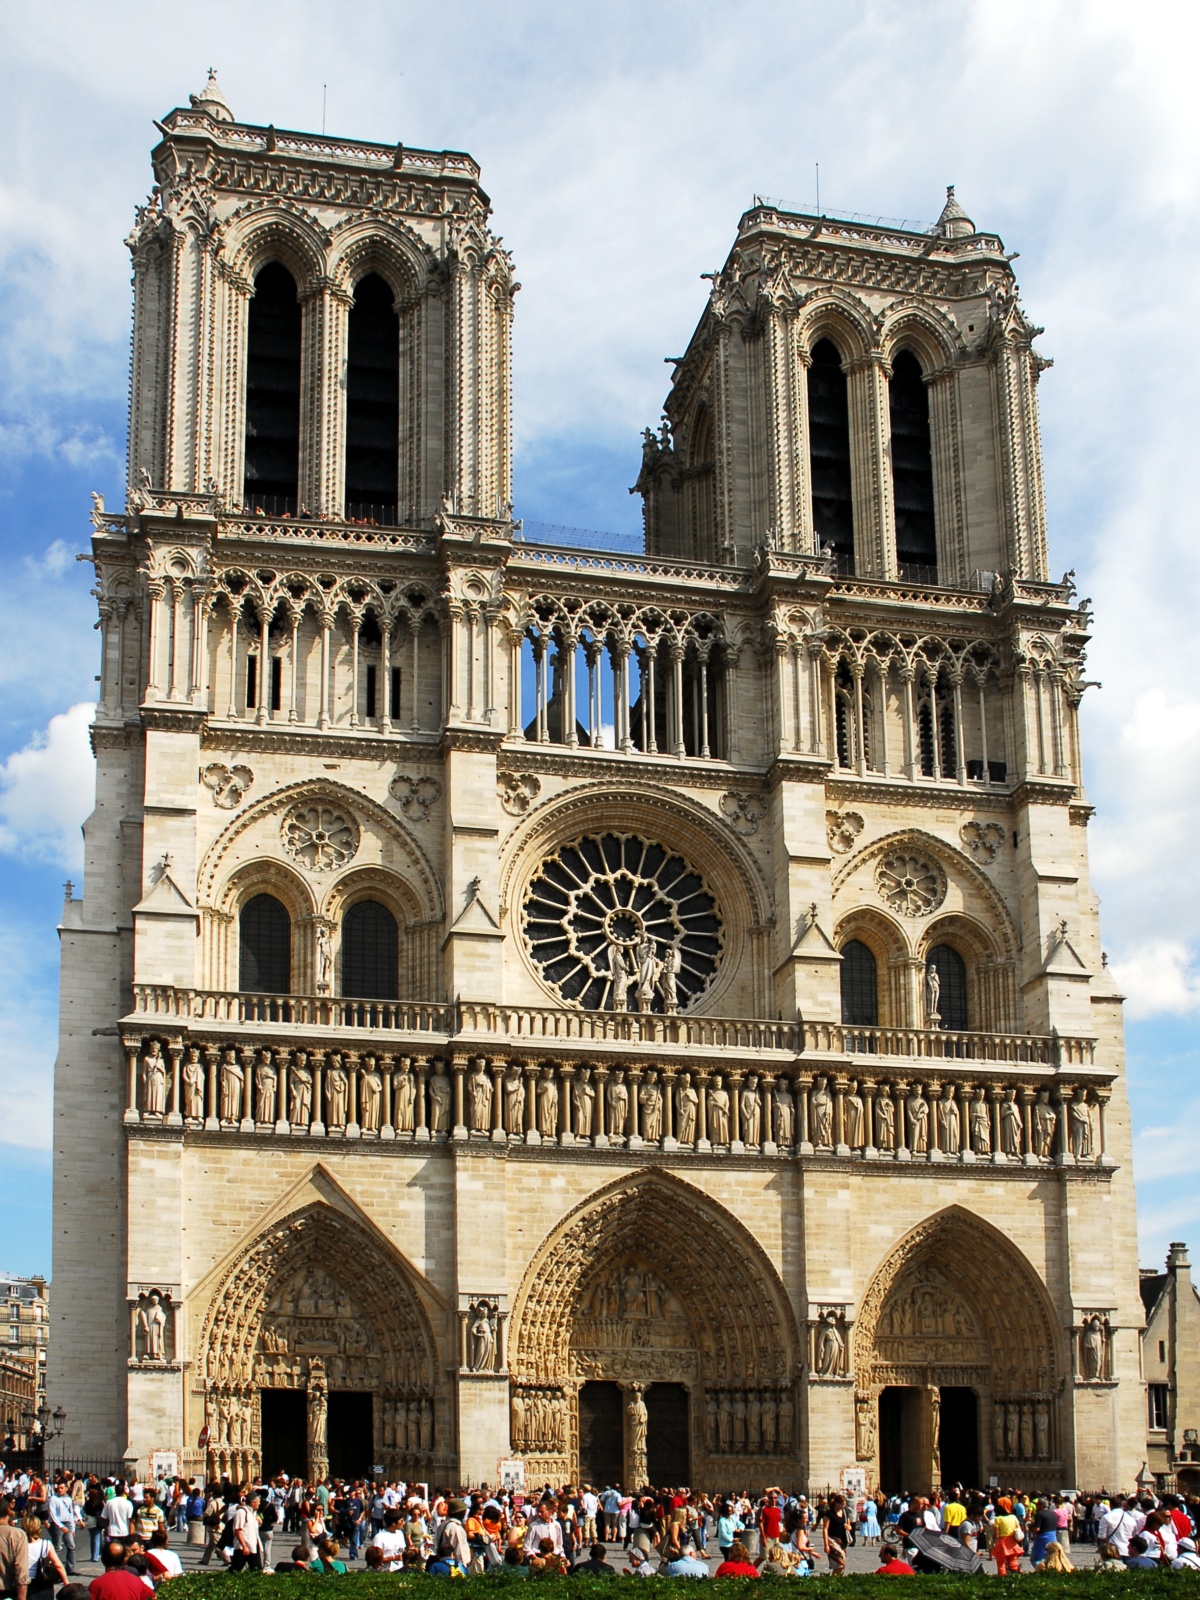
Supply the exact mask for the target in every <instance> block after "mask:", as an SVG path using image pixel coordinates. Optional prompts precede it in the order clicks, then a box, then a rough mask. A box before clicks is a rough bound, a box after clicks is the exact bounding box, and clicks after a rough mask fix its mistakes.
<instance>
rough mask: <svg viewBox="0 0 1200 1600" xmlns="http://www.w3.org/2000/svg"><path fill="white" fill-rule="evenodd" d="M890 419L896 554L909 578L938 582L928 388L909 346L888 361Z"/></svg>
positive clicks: (901, 569)
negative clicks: (890, 369)
mask: <svg viewBox="0 0 1200 1600" xmlns="http://www.w3.org/2000/svg"><path fill="white" fill-rule="evenodd" d="M888 408H889V411H890V414H891V425H892V503H893V506H894V508H895V515H896V560H897V563H898V564H899V568H900V576H901V578H904V579H906V580H907V581H908V582H909V583H936V582H937V581H938V570H937V532H936V529H935V527H934V517H933V455H932V451H931V449H930V439H929V391H928V389H927V388H926V387H925V378H924V375H923V373H922V371H921V363H920V362H919V361H918V360H917V358H916V356H915V355H913V353H912V351H911V350H901V351H900V353H899V355H898V356H897V357H896V359H895V360H894V361H893V362H892V379H891V383H890V385H889V389H888Z"/></svg>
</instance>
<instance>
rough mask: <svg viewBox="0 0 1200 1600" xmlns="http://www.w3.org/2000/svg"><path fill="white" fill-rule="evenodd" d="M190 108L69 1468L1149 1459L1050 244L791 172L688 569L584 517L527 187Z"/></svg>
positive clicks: (70, 1243) (139, 289) (62, 1353)
mask: <svg viewBox="0 0 1200 1600" xmlns="http://www.w3.org/2000/svg"><path fill="white" fill-rule="evenodd" d="M161 135H162V136H161V140H160V142H159V143H158V145H157V146H156V148H155V150H154V154H153V165H154V190H153V194H152V197H151V199H150V200H149V201H148V203H147V204H146V206H144V207H143V208H142V209H141V210H140V211H139V212H138V215H137V219H136V222H135V226H134V229H133V232H132V234H131V235H130V240H129V244H130V248H131V251H132V255H133V270H134V315H133V348H132V365H131V396H130V440H129V470H128V494H127V501H126V505H125V506H124V507H123V508H122V509H120V510H109V509H107V508H105V507H104V506H102V505H99V504H98V505H97V506H96V507H95V509H94V513H93V519H92V520H93V542H92V552H93V559H94V563H95V572H96V593H97V597H98V607H99V619H100V620H99V627H100V635H99V637H100V663H99V666H100V695H99V706H98V709H97V713H96V720H95V727H94V730H93V743H94V748H95V752H96V759H97V774H98V775H97V795H96V808H95V811H94V813H93V815H92V816H91V818H90V819H89V821H88V823H87V825H86V828H85V839H86V863H87V865H86V881H85V892H84V895H83V897H82V898H75V897H74V896H70V897H69V898H68V900H67V903H66V904H65V906H64V910H63V918H62V927H61V938H62V990H61V993H62V1001H61V1006H62V1010H61V1044H60V1053H59V1058H58V1065H57V1070H56V1079H55V1150H56V1160H57V1163H58V1168H57V1179H56V1184H57V1187H56V1196H55V1226H56V1233H55V1244H54V1249H55V1257H54V1287H55V1317H56V1332H55V1338H54V1340H53V1343H52V1353H51V1363H52V1379H51V1381H52V1391H53V1393H54V1396H55V1399H56V1400H58V1401H59V1402H61V1404H62V1405H63V1406H64V1408H65V1410H66V1412H67V1418H68V1420H67V1439H66V1448H67V1451H68V1453H80V1454H95V1455H108V1454H111V1453H113V1452H114V1451H116V1452H117V1453H126V1454H128V1455H129V1456H131V1457H132V1456H136V1457H137V1459H138V1460H139V1462H140V1463H141V1464H142V1468H143V1470H145V1468H146V1466H147V1464H148V1462H149V1460H150V1458H151V1456H152V1455H153V1454H154V1453H155V1452H157V1451H160V1450H161V1451H167V1450H169V1451H175V1452H177V1454H178V1455H179V1457H180V1459H181V1462H182V1464H183V1465H184V1466H185V1468H186V1469H187V1470H189V1471H201V1470H207V1471H210V1472H216V1471H228V1472H230V1473H231V1474H233V1475H234V1476H237V1477H242V1476H246V1475H249V1474H251V1473H257V1472H259V1471H263V1470H265V1471H270V1472H274V1471H276V1470H280V1469H285V1468H286V1469H287V1470H291V1471H304V1470H307V1471H308V1473H309V1474H322V1473H324V1472H326V1471H329V1470H332V1471H334V1472H347V1471H353V1472H362V1471H366V1470H369V1469H370V1468H371V1467H372V1466H373V1465H381V1466H383V1467H384V1468H385V1469H386V1470H388V1471H389V1472H392V1471H394V1472H399V1473H403V1474H404V1475H405V1476H408V1477H410V1478H418V1479H432V1480H435V1481H438V1482H443V1483H445V1482H456V1481H466V1482H477V1481H480V1480H484V1479H486V1480H490V1481H492V1482H495V1481H496V1479H497V1476H498V1474H499V1473H500V1471H501V1470H502V1464H505V1465H504V1470H505V1471H515V1470H516V1469H515V1468H514V1467H513V1466H512V1463H521V1464H523V1467H524V1470H525V1472H526V1474H527V1476H528V1478H529V1479H531V1480H535V1481H537V1482H539V1483H541V1482H545V1481H547V1480H550V1481H559V1482H562V1481H568V1480H569V1481H579V1479H580V1478H582V1479H585V1480H589V1481H592V1482H603V1481H616V1480H620V1481H622V1482H624V1483H627V1484H630V1483H640V1482H644V1481H647V1480H651V1481H655V1482H658V1483H679V1482H688V1483H693V1484H701V1485H704V1486H706V1487H709V1488H717V1487H721V1486H725V1485H729V1484H731V1483H737V1484H757V1485H759V1486H762V1485H765V1484H768V1483H778V1482H786V1483H789V1484H793V1485H797V1486H802V1485H806V1484H807V1485H812V1486H816V1487H821V1486H824V1485H826V1484H830V1483H836V1482H838V1481H842V1482H845V1483H847V1484H850V1483H856V1482H870V1483H881V1484H883V1485H884V1486H885V1487H889V1488H891V1487H899V1486H901V1485H904V1486H907V1487H910V1488H913V1489H919V1488H923V1487H924V1488H927V1487H930V1486H931V1485H933V1484H934V1483H937V1482H939V1481H942V1480H943V1479H944V1480H946V1481H954V1480H956V1479H957V1480H961V1481H963V1482H968V1483H986V1482H987V1481H988V1479H989V1477H992V1478H996V1479H998V1480H999V1481H1001V1482H1003V1483H1009V1482H1019V1483H1021V1484H1022V1485H1023V1486H1025V1487H1029V1488H1038V1487H1041V1488H1047V1489H1057V1488H1061V1487H1062V1486H1063V1485H1064V1484H1099V1483H1101V1482H1104V1483H1107V1484H1126V1485H1131V1484H1132V1482H1133V1479H1134V1476H1135V1474H1136V1472H1137V1470H1138V1468H1139V1467H1140V1465H1141V1462H1142V1459H1143V1454H1144V1443H1143V1441H1144V1439H1145V1426H1144V1417H1145V1403H1146V1401H1145V1388H1144V1384H1143V1381H1142V1376H1141V1371H1140V1334H1141V1329H1142V1326H1143V1307H1142V1301H1141V1298H1140V1297H1139V1294H1138V1276H1137V1260H1136V1252H1135V1229H1134V1195H1133V1183H1132V1170H1131V1165H1130V1131H1129V1113H1128V1105H1127V1101H1126V1092H1125V1077H1124V1055H1123V1043H1122V1021H1121V999H1120V996H1119V994H1118V993H1117V991H1116V989H1115V986H1114V984H1113V982H1112V980H1111V978H1110V977H1109V975H1108V972H1107V969H1106V967H1105V964H1104V959H1103V956H1102V954H1101V948H1100V934H1099V923H1098V916H1097V904H1096V898H1095V895H1094V893H1093V891H1092V888H1091V886H1090V882H1089V877H1088V860H1087V824H1088V819H1089V816H1090V814H1091V812H1090V807H1089V806H1088V803H1087V799H1086V796H1085V794H1084V790H1083V782H1082V771H1081V758H1080V748H1079V725H1078V717H1077V711H1078V706H1079V701H1080V698H1081V696H1082V694H1083V692H1084V689H1085V687H1086V684H1085V669H1084V650H1085V645H1086V641H1087V636H1088V628H1089V621H1090V619H1089V615H1088V611H1087V606H1086V602H1083V603H1081V602H1080V601H1079V599H1078V598H1077V596H1076V594H1075V591H1074V587H1073V584H1072V582H1071V580H1070V577H1069V575H1068V577H1066V578H1063V579H1061V580H1058V581H1056V580H1055V579H1053V578H1052V576H1051V571H1050V565H1049V554H1048V545H1047V530H1046V525H1045V514H1044V501H1043V493H1042V476H1041V457H1040V445H1039V435H1038V418H1037V404H1036V395H1037V383H1038V378H1039V374H1040V373H1041V371H1042V369H1043V368H1044V366H1045V363H1044V361H1043V360H1042V358H1041V357H1040V356H1039V355H1038V354H1037V353H1036V351H1035V348H1034V344H1035V339H1036V336H1037V334H1038V332H1039V330H1038V329H1037V328H1036V327H1035V326H1034V325H1033V324H1032V323H1031V321H1030V320H1029V318H1028V317H1027V315H1026V314H1025V312H1024V310H1023V309H1022V306H1021V303H1020V300H1019V297H1018V293H1017V286H1016V283H1015V280H1014V277H1013V271H1012V265H1011V255H1010V252H1008V251H1006V250H1005V248H1004V246H1003V244H1002V242H1001V240H1000V239H999V238H998V237H996V236H995V235H994V234H992V233H989V232H987V231H986V230H985V229H982V228H979V227H977V226H976V225H975V223H974V222H973V221H972V220H971V219H970V218H969V217H968V216H967V215H966V213H965V211H964V210H963V208H962V207H961V206H960V205H959V204H958V203H957V201H956V200H955V198H954V197H953V195H951V196H950V197H949V198H948V200H947V203H946V205H945V208H944V210H943V211H942V214H941V217H940V219H939V221H938V222H937V224H936V225H934V226H932V227H930V228H928V229H924V230H918V229H905V228H888V227H882V226H870V225H866V224H862V223H859V222H851V221H842V220H838V219H836V218H830V217H820V216H812V215H804V214H799V213H789V212H785V211H782V210H779V209H776V208H773V207H771V206H767V205H762V204H755V206H754V207H753V208H752V209H751V210H749V211H748V212H747V213H746V214H745V215H744V216H743V217H742V218H741V220H740V222H739V223H738V225H737V232H736V238H735V240H734V243H733V247H732V250H731V252H730V255H729V258H728V260H727V261H726V263H725V264H724V266H723V267H722V269H721V270H720V271H719V272H718V273H717V274H716V275H715V278H714V280H713V283H712V286H711V293H710V295H709V298H708V302H707V305H706V306H705V307H704V309H703V314H702V316H701V318H700V321H699V324H698V326H697V329H696V332H695V334H694V336H693V338H692V340H691V341H690V343H689V346H688V348H687V351H686V353H685V354H684V356H683V358H682V359H681V360H680V361H679V362H678V363H677V364H676V366H675V369H674V375H673V382H672V384H671V388H670V392H669V394H668V396H667V398H666V402H665V410H666V420H665V422H664V424H663V426H662V428H661V429H660V430H658V431H657V432H655V431H648V432H647V434H646V437H645V440H644V443H643V449H642V459H641V466H640V475H639V477H638V484H637V487H638V490H639V492H640V493H641V494H642V496H643V502H644V506H645V548H644V551H642V552H639V553H638V554H636V555H629V554H622V553H620V552H618V551H596V550H584V549H579V548H573V547H571V546H570V545H569V544H566V545H562V546H548V545H541V544H538V543H536V542H534V541H527V540H525V539H523V537H522V530H521V528H520V526H519V524H517V523H516V522H515V521H514V519H513V514H512V506H511V494H512V490H511V457H512V448H511V439H512V436H511V426H510V402H511V381H510V336H511V323H512V314H513V304H514V294H515V290H516V284H515V281H514V275H513V267H512V263H511V262H510V260H509V257H508V255H507V254H506V252H505V251H504V249H503V248H502V246H501V244H500V242H499V240H498V239H497V238H496V237H495V236H494V235H493V234H492V233H491V231H490V230H489V212H490V202H489V200H488V197H487V195H486V194H485V192H484V190H483V188H482V186H481V181H480V173H479V170H478V168H477V166H476V164H475V163H474V161H473V160H472V159H471V158H470V157H469V156H467V155H464V154H461V153H458V152H454V151H428V150H420V149H412V148H410V147H408V146H406V145H396V146H390V145H389V146H384V145H378V144H370V143H365V142H362V141H355V140H351V139H340V138H333V137H325V136H323V135H322V136H315V135H309V134H301V133H291V132H287V131H284V130H281V129H277V128H275V127H273V126H261V125H253V124H247V123H241V122H238V121H237V120H236V119H235V118H234V116H233V114H232V112H231V111H230V109H229V107H228V105H227V104H226V102H225V101H224V99H223V97H222V95H221V93H220V90H219V88H218V87H217V85H216V83H215V80H213V81H210V82H209V84H208V85H207V87H206V88H205V90H204V91H203V92H202V93H201V94H199V95H197V96H195V97H193V100H192V103H191V104H190V106H188V107H185V108H177V109H176V110H174V111H172V112H170V113H169V114H168V115H167V116H166V117H165V118H164V119H163V122H162V124H161ZM631 476H632V472H631Z"/></svg>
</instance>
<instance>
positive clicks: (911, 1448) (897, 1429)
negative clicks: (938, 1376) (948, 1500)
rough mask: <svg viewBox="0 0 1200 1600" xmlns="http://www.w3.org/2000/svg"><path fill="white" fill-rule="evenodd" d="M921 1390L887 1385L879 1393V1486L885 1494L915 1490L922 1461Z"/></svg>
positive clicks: (926, 1472) (921, 1473)
mask: <svg viewBox="0 0 1200 1600" xmlns="http://www.w3.org/2000/svg"><path fill="white" fill-rule="evenodd" d="M921 1424H922V1416H921V1391H920V1389H917V1388H915V1387H912V1388H910V1387H908V1386H907V1385H904V1386H902V1385H891V1386H889V1387H888V1388H886V1389H884V1390H883V1392H882V1393H881V1394H880V1396H879V1487H880V1488H881V1489H882V1490H883V1491H884V1493H885V1494H901V1493H904V1492H908V1493H912V1494H918V1493H919V1492H920V1491H921V1489H922V1487H924V1485H923V1483H922V1480H923V1479H924V1478H926V1477H928V1475H929V1469H928V1465H927V1464H924V1465H923V1460H924V1454H923V1450H922V1443H923V1441H922V1432H923V1429H922V1426H921Z"/></svg>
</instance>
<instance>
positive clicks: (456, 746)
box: [440, 727, 504, 755]
mask: <svg viewBox="0 0 1200 1600" xmlns="http://www.w3.org/2000/svg"><path fill="white" fill-rule="evenodd" d="M503 743H504V734H503V733H501V731H500V729H499V728H494V729H493V728H462V727H454V728H444V729H443V730H442V738H441V747H440V748H441V751H442V754H443V755H444V754H446V752H448V751H450V750H474V751H478V752H480V753H482V754H485V755H495V754H496V752H497V751H498V750H499V749H500V746H501V745H502V744H503Z"/></svg>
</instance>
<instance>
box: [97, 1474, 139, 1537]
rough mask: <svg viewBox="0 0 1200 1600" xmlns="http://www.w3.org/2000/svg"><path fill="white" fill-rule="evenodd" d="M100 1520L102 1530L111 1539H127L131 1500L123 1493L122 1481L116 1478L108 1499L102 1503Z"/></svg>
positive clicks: (131, 1510)
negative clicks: (102, 1525) (111, 1493)
mask: <svg viewBox="0 0 1200 1600" xmlns="http://www.w3.org/2000/svg"><path fill="white" fill-rule="evenodd" d="M100 1520H101V1522H102V1523H103V1524H104V1532H105V1534H106V1535H107V1537H108V1538H109V1539H110V1540H112V1539H127V1538H128V1537H129V1530H130V1526H131V1524H132V1522H133V1501H132V1500H130V1499H129V1497H128V1495H127V1494H126V1493H125V1485H124V1483H123V1482H122V1481H121V1480H120V1479H118V1480H117V1483H116V1486H115V1488H114V1490H113V1495H112V1498H111V1499H110V1500H107V1501H106V1502H105V1505H104V1510H103V1511H102V1512H101V1513H100Z"/></svg>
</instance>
